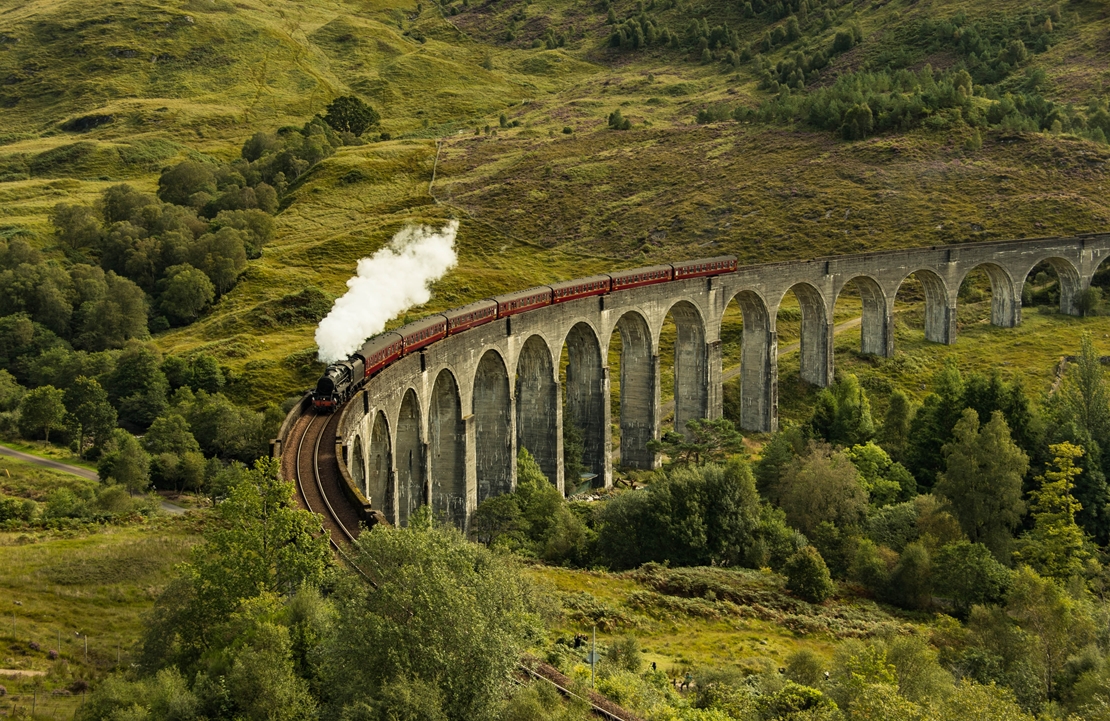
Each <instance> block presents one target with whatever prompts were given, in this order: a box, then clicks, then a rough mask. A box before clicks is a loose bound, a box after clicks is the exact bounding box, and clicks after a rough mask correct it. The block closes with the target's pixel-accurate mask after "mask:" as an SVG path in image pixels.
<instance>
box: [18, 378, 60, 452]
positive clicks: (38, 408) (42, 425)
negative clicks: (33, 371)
mask: <svg viewBox="0 0 1110 721" xmlns="http://www.w3.org/2000/svg"><path fill="white" fill-rule="evenodd" d="M65 414H66V406H65V394H64V393H63V392H62V391H60V390H58V389H57V388H55V387H54V386H49V385H47V386H40V387H39V388H35V389H34V390H32V391H28V393H27V394H26V395H25V396H23V400H21V401H20V402H19V426H20V432H21V433H22V434H23V436H24V437H25V438H37V437H38V436H39V435H41V436H42V437H43V438H45V439H46V440H47V441H48V442H49V441H50V431H52V430H59V429H61V428H62V427H63V426H62V422H63V421H64V420H65Z"/></svg>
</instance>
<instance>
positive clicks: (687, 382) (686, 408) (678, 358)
mask: <svg viewBox="0 0 1110 721" xmlns="http://www.w3.org/2000/svg"><path fill="white" fill-rule="evenodd" d="M667 315H669V316H670V317H671V318H673V319H674V324H675V329H676V330H677V331H678V332H677V334H676V336H675V343H674V428H675V430H676V431H678V432H679V433H685V428H686V422H687V421H691V420H696V419H699V418H707V417H708V416H709V357H708V356H709V354H708V348H707V347H706V345H705V319H704V318H702V315H701V311H699V310H698V308H697V306H695V305H694V304H693V303H691V302H689V301H686V300H682V301H679V302H677V303H675V304H674V305H672V306H671V307H670V309H669V310H668V311H667Z"/></svg>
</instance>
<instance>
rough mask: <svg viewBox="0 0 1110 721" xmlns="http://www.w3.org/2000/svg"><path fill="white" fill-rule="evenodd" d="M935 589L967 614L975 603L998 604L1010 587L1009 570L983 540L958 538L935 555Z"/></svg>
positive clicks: (962, 612) (961, 613)
mask: <svg viewBox="0 0 1110 721" xmlns="http://www.w3.org/2000/svg"><path fill="white" fill-rule="evenodd" d="M933 571H934V574H933V577H934V579H935V584H936V591H937V593H938V594H939V595H940V596H942V597H943V598H947V599H948V600H950V601H951V602H952V605H953V607H954V608H955V609H956V612H957V613H959V614H960V615H961V616H966V615H967V613H968V611H970V610H971V607H972V606H973V605H976V604H979V605H982V604H987V603H997V602H998V601H999V600H1001V598H1002V596H1003V594H1004V593H1005V591H1006V589H1007V588H1008V586H1009V581H1010V572H1009V570H1008V569H1007V568H1006V567H1005V566H1003V565H1002V564H1001V563H999V562H998V561H996V560H995V559H994V556H992V555H991V552H990V549H989V548H987V547H986V546H984V545H983V544H981V543H971V542H970V541H956V542H955V543H949V544H948V545H946V546H944V547H943V548H941V549H940V550H939V551H937V553H936V555H935V556H934V557H933Z"/></svg>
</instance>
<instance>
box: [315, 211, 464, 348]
mask: <svg viewBox="0 0 1110 721" xmlns="http://www.w3.org/2000/svg"><path fill="white" fill-rule="evenodd" d="M458 230H459V221H457V220H452V221H451V222H450V223H448V224H447V225H445V226H444V227H443V228H441V229H440V230H436V229H435V228H429V227H427V226H423V225H422V226H418V227H411V226H410V227H406V228H402V229H401V230H400V231H399V232H398V233H397V235H395V236H393V240H391V241H390V242H389V245H387V246H386V247H384V248H382V249H380V250H379V251H378V252H377V253H374V255H373V256H371V257H369V258H363V259H361V260H359V262H358V274H357V275H356V276H355V277H353V278H351V279H350V280H348V281H347V287H348V288H350V290H348V291H347V292H346V293H345V294H344V295H343V296H342V297H341V298H339V299H337V300H336V301H335V305H333V306H332V308H331V312H330V313H328V314H327V316H326V317H325V318H324V319H323V320H322V321H320V325H319V326H318V327H317V328H316V345H317V346H319V348H320V353H319V358H320V360H322V361H324V362H325V363H332V362H333V361H337V360H340V359H342V358H346V357H347V356H349V355H350V354H351V353H354V352H355V351H356V350H358V349H359V348H360V347H361V346H362V343H363V341H365V340H366V339H367V338H369V337H370V336H372V335H375V334H377V333H381V332H382V329H383V328H385V324H386V322H388V321H389V320H390V319H392V318H395V317H396V316H397V315H399V314H401V313H403V312H404V311H405V310H407V309H409V308H411V307H412V306H414V305H420V304H422V303H427V302H428V300H429V299H430V298H431V297H432V292H431V288H430V287H429V286H431V284H432V283H433V282H434V281H436V280H438V279H440V278H442V277H443V274H444V273H446V272H447V271H448V270H450V269H451V268H454V267H455V261H456V256H455V234H456V233H457V232H458Z"/></svg>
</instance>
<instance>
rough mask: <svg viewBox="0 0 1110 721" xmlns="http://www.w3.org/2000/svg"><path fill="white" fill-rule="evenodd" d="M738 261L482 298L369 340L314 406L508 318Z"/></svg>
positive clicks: (331, 404)
mask: <svg viewBox="0 0 1110 721" xmlns="http://www.w3.org/2000/svg"><path fill="white" fill-rule="evenodd" d="M735 270H736V258H735V257H734V256H731V255H725V256H720V257H716V258H702V259H700V260H691V261H688V262H685V263H674V264H671V265H654V266H651V267H649V268H633V269H631V270H623V271H619V272H616V273H607V274H602V275H595V276H591V277H589V278H577V279H575V280H568V281H564V282H561V283H552V284H551V285H541V286H539V287H538V288H530V289H528V290H520V291H516V292H515V293H507V294H505V295H499V296H496V297H494V298H488V299H486V300H480V301H477V302H475V303H470V304H468V305H464V306H462V307H461V308H453V309H451V310H448V311H444V312H443V313H436V314H434V315H430V316H428V317H427V318H424V319H422V320H418V321H416V322H415V323H409V324H408V325H406V326H404V327H401V328H398V329H397V330H396V331H387V332H385V333H382V334H380V335H376V336H374V337H373V338H371V339H369V340H367V341H366V342H365V343H364V344H363V346H362V348H361V349H360V350H359V351H358V352H357V353H355V354H353V355H352V356H351V357H350V358H348V359H347V360H343V361H337V362H335V363H332V364H331V365H329V366H328V368H327V370H326V371H324V375H323V376H321V377H320V380H319V381H317V383H316V389H315V391H313V393H312V406H313V407H314V408H315V409H316V410H317V411H327V412H331V411H334V410H336V409H337V408H338V407H339V406H340V405H342V404H343V403H344V402H346V401H347V399H348V398H350V397H351V396H352V395H354V394H355V392H356V391H358V389H359V388H361V387H362V386H363V384H364V383H366V381H367V380H368V379H369V378H371V377H373V376H374V375H377V374H378V373H380V372H381V371H382V369H384V368H385V367H386V366H388V365H389V364H391V363H393V362H394V361H396V360H398V359H400V358H403V357H404V356H407V355H409V354H410V353H415V352H417V351H419V350H420V349H421V348H424V347H426V346H429V345H431V344H432V343H435V342H436V341H438V340H442V339H443V338H446V337H447V336H449V335H455V334H456V333H461V332H463V331H465V330H469V329H470V328H474V327H477V326H480V325H484V324H486V323H489V322H491V321H494V320H497V319H499V318H507V317H509V316H511V315H516V314H517V313H524V312H526V311H529V310H535V309H536V308H543V307H545V306H549V305H553V304H556V303H565V302H567V301H571V300H578V299H580V298H588V297H590V296H597V295H606V294H608V293H611V292H614V291H619V290H628V289H630V288H639V287H641V286H645V285H653V284H655V283H668V282H670V281H675V280H686V279H688V278H698V277H708V276H714V275H721V274H723V273H732V272H734V271H735Z"/></svg>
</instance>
